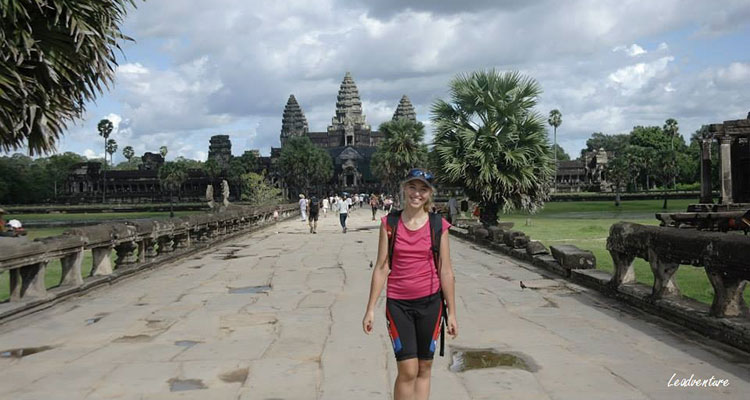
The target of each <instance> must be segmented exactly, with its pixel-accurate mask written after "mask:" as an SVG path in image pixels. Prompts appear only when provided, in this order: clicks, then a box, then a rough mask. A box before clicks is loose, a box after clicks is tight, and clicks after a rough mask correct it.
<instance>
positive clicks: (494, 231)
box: [488, 226, 505, 243]
mask: <svg viewBox="0 0 750 400" xmlns="http://www.w3.org/2000/svg"><path fill="white" fill-rule="evenodd" d="M488 231H489V232H490V236H489V239H490V240H491V241H493V242H496V243H500V242H502V241H503V234H504V233H505V231H504V230H503V228H500V227H499V226H491V227H489V229H488Z"/></svg>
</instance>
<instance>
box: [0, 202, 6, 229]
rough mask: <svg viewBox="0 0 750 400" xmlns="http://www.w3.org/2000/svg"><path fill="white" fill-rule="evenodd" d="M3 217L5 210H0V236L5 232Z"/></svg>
mask: <svg viewBox="0 0 750 400" xmlns="http://www.w3.org/2000/svg"><path fill="white" fill-rule="evenodd" d="M3 215H5V210H3V209H2V208H0V234H2V233H3V232H5V218H3Z"/></svg>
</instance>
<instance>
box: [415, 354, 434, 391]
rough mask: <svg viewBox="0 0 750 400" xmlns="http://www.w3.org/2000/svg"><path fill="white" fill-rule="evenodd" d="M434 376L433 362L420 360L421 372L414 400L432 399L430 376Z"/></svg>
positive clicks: (418, 376) (418, 374)
mask: <svg viewBox="0 0 750 400" xmlns="http://www.w3.org/2000/svg"><path fill="white" fill-rule="evenodd" d="M431 374H432V360H419V370H418V372H417V380H416V383H415V391H414V399H415V400H427V399H429V398H430V376H431Z"/></svg>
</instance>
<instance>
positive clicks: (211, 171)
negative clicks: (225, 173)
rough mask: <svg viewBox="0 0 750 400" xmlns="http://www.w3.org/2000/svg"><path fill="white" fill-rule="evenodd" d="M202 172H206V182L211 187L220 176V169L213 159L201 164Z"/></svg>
mask: <svg viewBox="0 0 750 400" xmlns="http://www.w3.org/2000/svg"><path fill="white" fill-rule="evenodd" d="M203 171H205V172H206V176H208V180H209V181H210V182H211V184H212V185H213V184H214V181H216V178H218V177H219V176H220V175H221V167H220V166H219V163H218V162H216V160H215V159H213V158H211V159H209V160H208V161H206V162H204V163H203Z"/></svg>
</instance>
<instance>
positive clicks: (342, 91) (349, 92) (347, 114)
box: [331, 72, 367, 127]
mask: <svg viewBox="0 0 750 400" xmlns="http://www.w3.org/2000/svg"><path fill="white" fill-rule="evenodd" d="M346 122H350V123H351V124H352V125H366V124H367V123H366V122H365V116H364V114H362V101H361V100H360V99H359V90H358V89H357V84H356V83H354V79H352V75H351V74H350V73H349V72H347V73H346V75H344V80H343V81H341V86H340V87H339V94H338V96H337V97H336V116H335V117H333V120H332V121H331V125H332V126H333V127H336V126H338V125H344V124H345V123H346Z"/></svg>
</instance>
